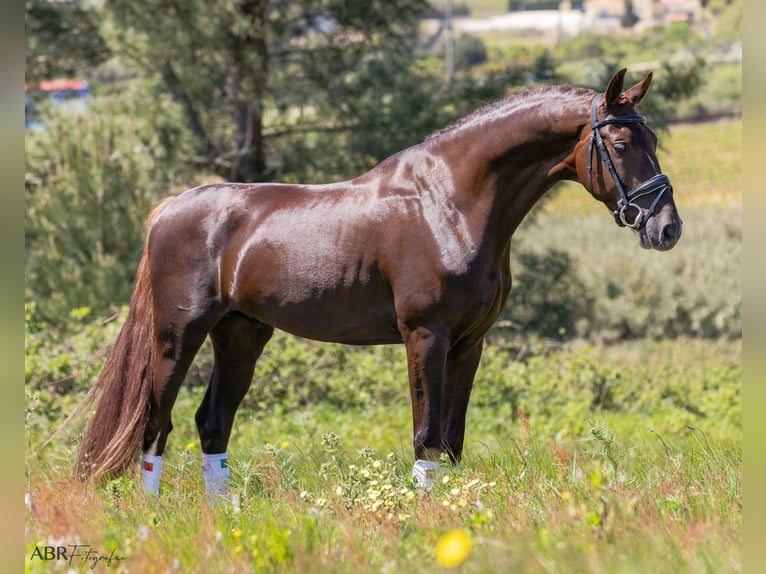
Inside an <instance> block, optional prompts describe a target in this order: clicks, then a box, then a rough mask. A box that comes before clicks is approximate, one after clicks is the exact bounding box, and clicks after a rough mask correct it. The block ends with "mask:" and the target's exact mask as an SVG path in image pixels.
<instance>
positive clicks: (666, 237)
mask: <svg viewBox="0 0 766 574" xmlns="http://www.w3.org/2000/svg"><path fill="white" fill-rule="evenodd" d="M677 235H678V226H677V225H676V224H675V223H668V224H667V225H666V226H665V227H663V228H662V242H663V243H668V242H670V241H673V240H674V239H675V238H676V236H677Z"/></svg>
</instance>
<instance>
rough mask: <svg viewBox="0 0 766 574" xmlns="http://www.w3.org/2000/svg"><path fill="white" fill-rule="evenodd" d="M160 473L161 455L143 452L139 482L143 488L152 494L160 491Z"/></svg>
mask: <svg viewBox="0 0 766 574" xmlns="http://www.w3.org/2000/svg"><path fill="white" fill-rule="evenodd" d="M161 475H162V457H161V456H155V455H153V454H145V455H144V461H143V463H142V464H141V482H142V483H143V485H144V490H146V491H147V492H151V493H152V494H159V493H160V476H161Z"/></svg>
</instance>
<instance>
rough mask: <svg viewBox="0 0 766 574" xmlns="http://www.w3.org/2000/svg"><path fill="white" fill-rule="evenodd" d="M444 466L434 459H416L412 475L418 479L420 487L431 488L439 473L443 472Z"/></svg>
mask: <svg viewBox="0 0 766 574" xmlns="http://www.w3.org/2000/svg"><path fill="white" fill-rule="evenodd" d="M442 470H443V469H442V467H441V465H440V464H439V463H438V462H434V461H432V460H416V461H415V465H414V466H413V467H412V476H413V477H414V478H415V479H416V480H417V481H418V487H419V488H425V489H426V490H428V489H430V488H431V487H432V486H433V485H434V482H436V479H437V478H438V476H439V474H441V472H442Z"/></svg>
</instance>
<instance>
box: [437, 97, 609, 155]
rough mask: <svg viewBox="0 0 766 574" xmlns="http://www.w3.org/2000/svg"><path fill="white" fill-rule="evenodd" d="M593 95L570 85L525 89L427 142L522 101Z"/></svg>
mask: <svg viewBox="0 0 766 574" xmlns="http://www.w3.org/2000/svg"><path fill="white" fill-rule="evenodd" d="M593 93H594V91H593V90H591V89H590V88H583V87H581V86H572V85H569V84H560V85H551V84H548V85H544V86H533V87H530V88H523V89H522V90H520V91H517V92H515V93H512V94H510V95H508V96H506V97H504V98H502V99H499V100H495V101H493V102H489V103H488V104H485V105H484V106H482V107H480V108H478V109H476V110H474V111H473V112H471V113H470V114H468V115H466V116H464V117H462V118H460V119H459V120H457V121H456V122H455V123H453V124H451V125H448V126H446V127H444V128H441V129H440V130H437V131H435V132H433V133H432V134H431V135H429V136H427V137H426V139H425V141H429V140H432V139H434V138H438V137H439V136H441V135H442V134H444V133H446V132H451V131H453V130H455V129H458V128H461V127H464V126H467V125H470V124H472V123H474V122H476V121H477V120H481V119H482V118H484V117H485V116H487V115H489V114H493V113H502V108H504V107H509V108H512V107H514V106H515V104H517V103H519V102H521V101H528V100H539V99H542V98H544V97H545V98H550V97H551V96H553V97H554V99H559V98H575V97H576V98H580V97H585V96H588V95H592V94H593ZM561 103H563V102H561Z"/></svg>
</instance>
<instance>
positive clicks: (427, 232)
mask: <svg viewBox="0 0 766 574" xmlns="http://www.w3.org/2000/svg"><path fill="white" fill-rule="evenodd" d="M624 75H625V70H624V69H623V70H620V71H619V72H617V73H616V74H615V75H614V77H613V78H612V79H611V81H610V82H609V85H608V86H607V88H606V90H605V91H604V92H603V93H597V92H594V91H592V90H589V89H585V88H575V87H571V86H549V87H543V88H535V89H529V90H527V91H525V92H522V93H520V94H517V95H513V96H510V97H508V98H506V99H505V100H502V101H500V102H497V103H494V104H492V105H489V106H487V107H485V108H482V109H480V110H478V111H476V112H474V113H473V114H471V115H469V116H467V117H465V118H463V119H462V120H460V121H458V122H457V123H456V124H455V125H453V126H451V127H449V128H447V129H445V130H442V131H441V132H439V133H438V134H435V135H434V136H432V137H430V138H428V139H426V140H425V141H424V142H423V143H421V144H418V145H415V146H413V147H410V148H408V149H405V150H403V151H401V152H399V153H397V154H395V155H393V156H392V157H389V158H388V159H386V160H385V161H383V162H382V163H380V164H379V165H378V166H377V167H375V168H373V169H372V170H370V171H369V172H367V173H365V174H364V175H361V176H360V177H358V178H356V179H353V180H350V181H345V182H341V183H334V184H328V185H285V184H213V185H205V186H202V187H197V188H194V189H190V190H188V191H186V192H184V193H182V194H180V195H178V196H177V197H174V198H171V199H169V200H166V201H165V202H163V203H162V204H161V205H160V206H159V207H158V208H157V209H155V211H154V212H153V214H152V215H151V217H150V222H149V224H148V226H147V229H148V232H147V240H146V246H145V249H144V253H143V258H142V260H141V263H140V266H139V269H138V275H137V283H136V288H135V292H134V294H133V298H132V300H131V305H130V310H129V313H128V317H127V319H126V322H125V325H124V327H123V328H122V331H121V332H120V334H119V336H118V338H117V341H116V343H115V345H114V347H113V349H112V351H111V352H110V354H109V356H108V358H107V362H106V365H105V367H104V369H103V371H102V373H101V374H100V376H99V379H98V381H97V383H96V385H95V386H94V392H99V393H100V394H101V398H100V401H99V404H98V406H97V409H96V412H95V415H94V417H93V419H92V421H91V423H90V425H89V427H88V429H87V430H86V432H85V435H84V437H83V439H82V442H81V445H80V450H79V453H78V458H77V463H76V467H77V472H78V474H79V475H80V476H81V477H104V476H112V475H116V474H119V473H121V472H124V471H126V470H127V469H128V468H130V466H131V465H132V464H134V462H135V461H136V459H137V458H138V456H139V454H140V452H141V451H142V450H143V452H144V461H145V462H144V471H145V476H144V479H145V485H146V486H147V488H148V489H149V490H153V491H156V490H157V486H158V474H156V472H158V470H159V469H158V468H156V467H158V466H160V465H161V456H162V453H163V451H164V449H165V445H166V441H167V438H168V433H169V432H170V431H171V428H172V424H171V417H170V414H171V409H172V408H173V404H174V402H175V400H176V396H177V393H178V390H179V387H180V385H181V383H182V381H183V379H184V376H185V375H186V372H187V369H188V368H189V366H190V363H191V362H192V359H193V357H194V356H195V354H196V353H197V351H198V350H199V348H200V345H201V344H202V343H203V341H204V340H205V338H206V337H207V336H210V338H211V339H212V342H213V347H214V354H215V364H214V368H213V373H212V376H211V379H210V383H209V385H208V387H207V391H206V393H205V396H204V399H203V401H202V404H201V405H200V407H199V410H198V411H197V413H196V416H195V419H196V423H197V427H198V429H199V435H200V439H201V443H202V450H203V453H204V456H205V457H206V458H205V464H206V465H207V466H206V467H205V468H206V475H205V476H206V479H208V478H210V479H211V480H213V479H215V478H216V477H217V478H218V479H220V480H221V481H222V482H223V483H224V487H225V483H226V481H227V479H228V476H224V474H225V473H226V472H227V471H226V470H225V469H226V466H227V464H226V454H225V453H226V449H227V445H228V441H229V435H230V433H231V430H232V424H233V422H234V416H235V413H236V411H237V408H238V406H239V404H240V402H241V401H242V399H243V397H244V395H245V393H246V392H247V390H248V388H249V386H250V383H251V380H252V377H253V371H254V367H255V364H256V361H257V360H258V357H259V356H260V355H261V352H262V351H263V349H264V346H265V345H266V343H267V342H268V341H269V339H270V337H271V336H272V333H273V331H274V329H275V328H276V329H282V330H284V331H287V332H289V333H293V334H295V335H298V336H301V337H307V338H310V339H316V340H320V341H332V342H339V343H348V344H363V345H371V344H384V343H404V345H405V346H406V352H407V367H408V376H409V384H410V393H411V399H412V419H413V429H414V432H413V446H414V452H415V458H416V465H415V475H416V477H417V479H418V481H419V483H420V484H421V485H428V482H429V477H428V476H427V475H428V474H429V473H430V472H431V470H433V469H434V468H436V463H435V462H434V461H437V460H438V459H439V457H440V455H441V454H442V453H447V454H448V456H449V457H450V458H451V459H452V460H453V461H457V460H459V459H460V456H461V453H462V450H463V437H464V433H465V417H466V409H467V407H468V400H469V396H470V393H471V387H472V384H473V380H474V374H475V372H476V369H477V367H478V365H479V358H480V357H481V353H482V344H483V340H484V334H485V333H486V332H487V330H488V329H489V328H490V326H491V325H492V324H493V322H494V321H495V320H496V319H497V317H498V315H499V314H500V311H501V309H502V308H503V306H504V304H505V302H506V300H507V298H508V294H509V292H510V289H511V272H510V268H509V264H510V263H509V252H510V246H511V236H512V235H513V233H514V230H515V229H516V228H517V226H518V225H519V223H520V222H521V220H522V219H523V218H524V216H525V215H526V214H527V212H528V211H529V210H530V208H531V207H532V206H533V204H534V203H535V202H536V201H537V200H538V199H539V198H540V197H541V196H542V195H543V194H544V193H545V192H546V191H547V190H548V189H549V188H550V187H551V186H552V185H553V184H554V183H555V182H557V181H560V180H564V179H567V180H574V181H579V182H580V183H581V184H582V185H583V187H585V188H586V189H587V190H588V191H589V192H590V193H591V194H592V195H593V197H594V198H595V199H597V200H598V201H600V202H602V203H603V204H605V205H606V207H607V208H608V209H609V210H610V211H611V212H612V213H613V215H614V217H615V220H616V222H617V223H618V225H621V226H625V227H629V228H632V229H633V230H634V231H635V232H636V234H637V236H638V240H639V243H640V245H641V246H642V247H644V248H647V249H648V248H652V249H656V250H659V251H663V250H667V249H671V248H672V247H673V246H674V245H675V244H676V242H677V241H678V239H679V237H680V236H681V229H682V222H681V219H680V217H679V215H678V212H677V211H676V206H675V203H674V200H673V194H672V188H671V186H670V181H669V179H668V177H667V176H666V175H663V174H662V172H661V170H660V165H659V162H658V161H657V157H656V155H655V152H656V146H657V138H656V136H655V135H654V133H653V132H652V131H651V130H650V129H649V128H648V127H646V125H645V120H646V118H644V117H643V116H641V115H638V114H637V113H636V111H635V106H636V105H637V104H638V103H639V102H640V101H641V100H642V99H643V98H644V96H645V95H646V93H647V91H648V89H649V86H650V84H651V81H652V75H651V73H650V74H649V75H647V76H646V78H644V79H643V80H642V81H641V82H639V83H637V84H636V85H634V86H633V87H631V88H629V89H627V90H625V91H623V81H624ZM211 465H212V467H215V468H213V469H212V470H210V468H208V467H210V466H211ZM219 467H220V468H219ZM221 469H223V470H221ZM209 470H210V472H211V473H212V474H208V471H209ZM147 473H148V475H151V474H152V473H155V475H156V476H155V479H152V478H151V476H150V477H149V478H148V479H147V476H148V475H147ZM152 481H154V482H152ZM208 487H209V489H210V488H212V489H213V491H215V490H216V489H215V487H211V486H210V483H208Z"/></svg>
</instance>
